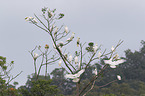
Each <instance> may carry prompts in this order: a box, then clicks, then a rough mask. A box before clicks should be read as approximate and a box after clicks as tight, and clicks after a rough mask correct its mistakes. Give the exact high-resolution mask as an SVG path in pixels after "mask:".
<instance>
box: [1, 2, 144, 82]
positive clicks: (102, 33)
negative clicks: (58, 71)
mask: <svg viewBox="0 0 145 96" xmlns="http://www.w3.org/2000/svg"><path fill="white" fill-rule="evenodd" d="M42 7H48V8H50V9H53V8H56V9H57V13H59V12H61V13H64V14H65V17H64V19H63V20H60V21H59V23H58V24H65V25H67V26H68V27H69V29H70V30H71V31H72V32H75V33H76V34H75V35H76V37H80V38H81V41H83V42H89V41H94V42H97V43H98V44H102V45H103V46H102V47H103V48H107V49H108V50H110V48H111V46H112V45H114V46H115V45H116V44H117V43H118V41H119V40H120V39H121V40H124V43H123V44H122V45H121V46H120V47H119V48H118V50H117V51H118V52H119V55H120V56H124V50H126V49H131V50H133V51H134V50H139V48H140V47H141V46H140V41H141V40H145V0H0V41H1V42H0V55H1V56H4V57H7V62H10V61H11V60H14V61H15V66H14V70H13V71H12V74H13V75H16V74H17V73H18V72H20V71H23V73H22V74H21V75H20V76H19V77H17V78H16V79H15V81H18V82H19V83H20V84H25V82H26V80H27V75H30V74H31V73H33V72H34V67H33V59H32V57H31V55H30V54H29V52H28V51H31V50H32V49H33V48H34V47H35V46H36V45H41V46H44V45H45V44H51V43H50V39H49V36H48V34H46V33H45V32H43V31H42V30H40V29H38V28H37V27H35V26H33V25H32V24H29V23H28V22H25V20H24V18H25V17H26V16H34V15H33V14H34V13H35V14H37V15H40V14H41V8H42ZM72 49H73V47H72ZM70 50H71V49H70ZM55 66H57V64H56V65H55ZM57 67H58V66H57ZM53 68H54V66H50V68H49V72H51V71H52V69H53Z"/></svg>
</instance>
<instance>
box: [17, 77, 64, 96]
mask: <svg viewBox="0 0 145 96" xmlns="http://www.w3.org/2000/svg"><path fill="white" fill-rule="evenodd" d="M51 82H52V80H51V79H50V76H47V77H45V76H42V75H40V76H39V79H37V80H36V77H35V75H34V74H33V76H32V78H31V77H30V76H29V77H28V80H27V83H26V86H21V87H19V91H20V93H21V94H22V95H23V96H55V95H57V96H59V93H60V91H59V89H58V88H57V86H55V85H52V84H51ZM60 95H61V94H60Z"/></svg>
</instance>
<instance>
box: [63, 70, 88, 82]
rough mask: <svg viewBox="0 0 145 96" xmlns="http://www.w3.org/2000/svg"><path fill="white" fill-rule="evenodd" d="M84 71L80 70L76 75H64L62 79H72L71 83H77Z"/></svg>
mask: <svg viewBox="0 0 145 96" xmlns="http://www.w3.org/2000/svg"><path fill="white" fill-rule="evenodd" d="M84 71H85V69H82V70H80V71H79V72H78V73H76V74H66V75H65V76H64V77H65V78H69V79H73V82H78V81H79V77H80V75H81V74H82V73H84Z"/></svg>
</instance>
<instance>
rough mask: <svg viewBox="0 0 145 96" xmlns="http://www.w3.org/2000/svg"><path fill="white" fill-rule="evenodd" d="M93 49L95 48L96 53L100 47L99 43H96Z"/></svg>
mask: <svg viewBox="0 0 145 96" xmlns="http://www.w3.org/2000/svg"><path fill="white" fill-rule="evenodd" d="M93 49H94V53H96V52H97V49H98V44H96V45H95V46H94V47H93Z"/></svg>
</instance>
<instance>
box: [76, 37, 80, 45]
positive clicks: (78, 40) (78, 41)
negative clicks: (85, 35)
mask: <svg viewBox="0 0 145 96" xmlns="http://www.w3.org/2000/svg"><path fill="white" fill-rule="evenodd" d="M79 44H80V38H79V37H78V39H77V47H79Z"/></svg>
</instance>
